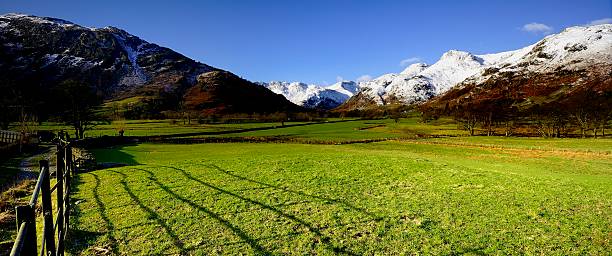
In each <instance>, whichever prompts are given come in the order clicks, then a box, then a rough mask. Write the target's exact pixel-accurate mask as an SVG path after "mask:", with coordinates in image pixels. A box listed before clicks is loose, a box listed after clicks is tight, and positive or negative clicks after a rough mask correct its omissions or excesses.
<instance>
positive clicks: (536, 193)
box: [69, 127, 612, 255]
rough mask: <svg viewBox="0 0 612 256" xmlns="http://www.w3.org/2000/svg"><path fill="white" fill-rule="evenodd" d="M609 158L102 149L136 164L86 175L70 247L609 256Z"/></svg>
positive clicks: (581, 147) (599, 145)
mask: <svg viewBox="0 0 612 256" xmlns="http://www.w3.org/2000/svg"><path fill="white" fill-rule="evenodd" d="M373 129H384V127H383V128H373ZM353 131H358V129H357V130H350V131H348V132H347V133H349V134H351V133H353ZM611 149H612V140H611V139H530V138H499V137H491V138H486V137H466V138H440V139H421V140H401V141H385V142H377V143H362V144H350V145H307V144H298V143H212V144H191V145H175V144H153V143H145V144H139V145H129V146H123V147H115V148H106V149H97V150H94V153H95V155H96V157H97V160H98V162H120V163H125V164H128V166H124V167H116V168H110V169H101V170H96V171H91V172H85V173H81V174H79V175H78V176H77V180H76V183H75V188H76V192H75V194H74V199H73V202H75V204H76V206H75V208H76V209H75V210H76V211H75V213H76V215H75V216H74V217H73V218H72V219H71V221H73V222H72V224H71V227H72V232H73V233H72V235H71V238H72V239H73V240H72V241H71V244H70V246H69V250H70V252H72V253H73V254H101V253H102V254H104V253H113V254H128V255H133V254H205V255H207V254H223V255H227V254H241V253H245V254H354V255H362V254H374V253H378V254H392V255H395V254H402V253H406V254H413V253H418V254H462V253H471V254H481V253H484V254H523V253H526V254H561V255H565V254H591V255H592V254H599V255H605V254H610V253H611V250H610V248H611V245H610V230H611V227H612V152H611Z"/></svg>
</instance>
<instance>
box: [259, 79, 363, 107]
mask: <svg viewBox="0 0 612 256" xmlns="http://www.w3.org/2000/svg"><path fill="white" fill-rule="evenodd" d="M258 84H259V85H261V86H263V87H266V88H268V89H269V90H271V91H272V92H274V93H276V94H280V95H283V96H284V97H285V98H287V99H288V100H289V101H291V102H293V103H295V104H297V105H300V106H303V107H306V108H311V109H333V108H335V107H338V106H339V105H341V104H342V103H344V102H345V101H347V100H348V99H349V98H350V97H352V96H353V95H355V93H357V92H358V91H359V87H358V85H357V83H355V82H353V81H341V82H337V83H335V84H333V85H330V86H319V85H314V84H305V83H301V82H292V83H288V82H278V81H272V82H269V83H264V82H260V83H258Z"/></svg>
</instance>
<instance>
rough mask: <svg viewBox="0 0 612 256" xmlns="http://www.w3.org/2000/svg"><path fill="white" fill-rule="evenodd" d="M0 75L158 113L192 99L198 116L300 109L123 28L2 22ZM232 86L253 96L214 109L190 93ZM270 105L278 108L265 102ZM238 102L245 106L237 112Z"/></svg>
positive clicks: (20, 19)
mask: <svg viewBox="0 0 612 256" xmlns="http://www.w3.org/2000/svg"><path fill="white" fill-rule="evenodd" d="M210 72H215V73H214V74H212V75H210V76H206V77H207V79H200V80H199V79H197V78H198V77H201V75H202V74H207V73H210ZM219 74H223V75H219ZM0 77H1V78H2V79H4V80H10V81H9V82H7V83H10V84H17V85H18V84H24V83H29V84H37V85H39V86H38V87H39V88H37V89H40V90H41V91H43V94H44V91H46V90H50V89H51V88H53V87H54V86H56V85H57V84H59V83H61V82H62V81H64V80H67V79H72V80H78V81H82V82H84V83H87V84H89V85H91V86H92V87H93V88H94V89H95V90H96V93H97V94H98V95H99V96H101V97H103V98H104V99H106V100H112V99H121V98H127V97H132V96H143V95H145V96H147V99H149V101H148V102H149V103H151V104H162V105H163V106H158V107H156V108H152V109H155V110H156V111H161V110H169V109H174V108H176V107H177V106H178V105H179V104H180V102H182V101H184V100H185V98H189V102H190V104H188V105H189V106H193V107H194V110H202V109H208V108H212V109H219V110H220V109H223V110H224V111H228V112H232V111H235V110H237V109H240V111H243V110H244V111H247V110H249V109H253V110H255V109H256V110H258V111H264V112H276V111H279V110H283V109H299V107H297V106H295V105H294V104H292V103H290V102H288V101H287V100H285V99H284V98H282V97H277V95H275V94H273V93H271V92H269V91H267V90H261V89H260V87H259V86H257V85H255V84H253V83H251V82H248V81H246V80H242V79H240V78H238V77H237V76H235V75H234V74H231V73H229V72H226V71H222V70H220V69H217V68H214V67H211V66H209V65H206V64H203V63H200V62H197V61H194V60H192V59H190V58H187V57H185V56H183V55H181V54H179V53H177V52H175V51H173V50H171V49H168V48H165V47H161V46H158V45H156V44H152V43H149V42H146V41H144V40H142V39H140V38H138V37H136V36H134V35H131V34H129V33H127V32H126V31H124V30H121V29H118V28H114V27H105V28H88V27H83V26H80V25H77V24H74V23H71V22H69V21H65V20H61V19H55V18H46V17H36V16H31V15H23V14H6V15H1V16H0ZM238 81H239V82H238ZM226 84H241V85H244V86H238V87H232V88H233V89H234V90H238V91H236V94H235V95H244V94H248V95H250V96H251V97H248V98H241V99H242V100H241V101H235V100H234V99H233V97H234V96H235V95H234V94H227V93H211V95H216V96H218V97H225V98H218V99H215V101H214V102H237V103H235V104H229V105H228V104H224V105H223V106H217V105H216V106H211V105H210V103H211V102H206V104H204V102H202V104H199V103H198V102H195V101H196V100H197V99H198V98H199V97H195V96H192V95H190V94H191V93H195V91H197V89H193V87H194V86H197V88H204V87H206V88H208V89H207V90H208V91H210V90H217V89H221V88H222V87H223V86H225V85H226ZM271 99H273V100H275V101H277V103H278V104H276V105H274V104H268V102H264V100H268V101H269V100H271ZM160 102H161V103H160ZM238 102H239V103H238ZM218 104H222V103H218ZM237 104H240V105H241V106H240V107H238V108H236V109H234V108H235V107H236V106H237ZM272 105H274V107H273V108H272ZM244 106H252V108H249V107H246V108H244ZM262 106H271V108H262Z"/></svg>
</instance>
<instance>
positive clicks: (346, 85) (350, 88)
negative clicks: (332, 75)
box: [327, 80, 359, 96]
mask: <svg viewBox="0 0 612 256" xmlns="http://www.w3.org/2000/svg"><path fill="white" fill-rule="evenodd" d="M327 89H330V90H335V91H343V92H346V93H345V94H349V93H350V94H351V96H352V94H355V93H357V91H359V86H358V85H357V83H355V82H353V81H348V80H344V81H340V82H337V83H335V84H332V85H330V86H328V87H327Z"/></svg>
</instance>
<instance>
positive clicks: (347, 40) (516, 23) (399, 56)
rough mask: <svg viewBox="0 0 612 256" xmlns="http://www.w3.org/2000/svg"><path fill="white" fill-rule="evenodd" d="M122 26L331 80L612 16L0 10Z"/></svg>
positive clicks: (255, 64)
mask: <svg viewBox="0 0 612 256" xmlns="http://www.w3.org/2000/svg"><path fill="white" fill-rule="evenodd" d="M9 12H19V13H27V14H33V15H38V16H50V17H57V18H62V19H66V20H69V21H72V22H75V23H78V24H81V25H84V26H89V27H105V26H115V27H119V28H123V29H125V30H126V31H128V32H130V33H131V34H134V35H136V36H139V37H141V38H143V39H145V40H147V41H149V42H152V43H156V44H159V45H162V46H166V47H169V48H172V49H174V50H176V51H178V52H180V53H182V54H184V55H186V56H188V57H190V58H193V59H195V60H198V61H201V62H204V63H206V64H209V65H212V66H215V67H219V68H222V69H226V70H229V71H232V72H234V73H236V74H238V75H240V76H242V77H244V78H247V79H249V80H252V81H269V80H283V81H303V82H307V83H317V84H325V83H327V84H331V83H334V82H335V81H336V80H337V79H340V78H344V79H351V80H355V79H357V78H359V77H362V76H371V77H376V76H379V75H382V74H384V73H390V72H399V71H401V70H402V69H403V68H402V66H403V65H407V64H409V63H411V62H414V61H417V60H418V61H422V62H426V63H429V64H431V63H434V62H435V61H436V60H437V59H438V58H439V57H440V56H441V55H442V54H443V53H444V52H446V51H447V50H450V49H459V50H465V51H470V52H473V53H476V54H482V53H492V52H499V51H506V50H514V49H518V48H521V47H523V46H527V45H529V44H531V43H534V42H536V41H538V40H540V39H541V38H543V37H544V36H545V35H546V34H549V33H556V32H559V31H561V30H562V29H563V28H565V27H568V26H574V25H582V24H588V23H590V22H592V21H595V20H600V22H602V21H603V22H607V23H609V22H610V21H612V20H611V19H610V18H611V17H612V6H611V1H610V0H580V1H579V0H576V1H559V0H557V1H524V0H516V1H491V0H489V1H484V0H483V1H451V0H448V1H384V0H379V1H373V0H372V1H358V0H354V1H333V0H328V1H318V0H308V1H289V0H287V1H266V0H259V1H256V0H252V1H238V0H234V1H221V0H219V1H153V0H150V1H128V0H122V1H115V0H105V1H64V0H54V1H46V0H45V1H42V0H41V1H30V0H2V2H0V13H9Z"/></svg>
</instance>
